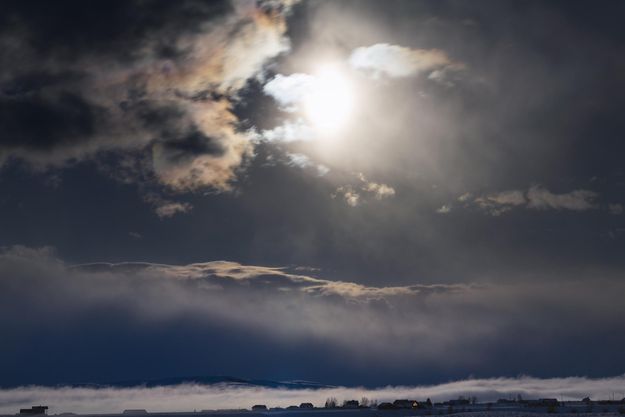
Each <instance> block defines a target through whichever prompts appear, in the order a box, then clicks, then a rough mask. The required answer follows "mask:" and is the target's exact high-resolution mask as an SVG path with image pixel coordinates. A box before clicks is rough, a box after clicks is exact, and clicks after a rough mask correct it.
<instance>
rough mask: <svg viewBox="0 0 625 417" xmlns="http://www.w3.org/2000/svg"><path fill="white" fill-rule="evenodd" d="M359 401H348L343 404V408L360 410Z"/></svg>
mask: <svg viewBox="0 0 625 417" xmlns="http://www.w3.org/2000/svg"><path fill="white" fill-rule="evenodd" d="M358 405H359V404H358V400H348V401H345V402H344V403H343V408H358Z"/></svg>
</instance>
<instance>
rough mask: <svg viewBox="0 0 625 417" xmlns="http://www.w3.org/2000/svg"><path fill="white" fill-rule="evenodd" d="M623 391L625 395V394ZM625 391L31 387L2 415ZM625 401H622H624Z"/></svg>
mask: <svg viewBox="0 0 625 417" xmlns="http://www.w3.org/2000/svg"><path fill="white" fill-rule="evenodd" d="M619 390H620V391H619ZM623 390H625V375H621V376H616V377H610V378H601V379H591V378H585V377H569V378H549V379H540V378H532V377H518V378H490V379H467V380H462V381H455V382H449V383H446V384H439V385H430V386H412V387H408V386H395V387H393V386H387V387H381V388H376V389H366V388H361V387H352V388H350V387H336V388H327V389H317V390H312V389H301V390H292V389H291V390H289V389H275V388H259V387H234V386H228V385H195V384H181V385H176V386H168V387H153V388H146V387H136V388H72V387H43V386H26V387H17V388H12V389H5V390H0V413H2V414H14V413H16V412H17V411H18V409H19V408H21V407H29V406H31V405H33V404H46V405H49V406H50V413H51V414H56V413H63V412H73V413H80V414H85V413H119V412H122V411H124V410H126V409H147V410H148V411H150V412H172V411H193V410H198V411H199V410H205V409H215V410H216V409H237V408H248V409H249V408H251V407H252V405H254V404H266V405H267V406H268V407H287V406H289V405H299V404H300V403H302V402H312V403H313V404H314V405H315V406H317V407H321V406H323V405H324V403H325V400H326V399H327V398H329V397H335V398H337V400H338V401H339V403H340V402H342V401H343V400H349V399H361V398H362V397H367V398H369V399H371V400H378V401H388V400H393V399H399V398H411V399H425V398H430V399H432V401H442V400H446V399H453V398H457V397H458V396H460V395H463V396H465V397H468V396H476V397H477V398H478V400H479V401H493V400H496V399H498V398H502V397H510V396H513V395H514V396H516V395H517V394H520V395H522V396H523V397H524V398H539V397H557V398H561V399H563V400H580V399H582V398H583V397H586V396H589V397H590V398H593V399H603V398H610V397H611V396H612V395H613V394H614V393H616V395H620V394H619V393H620V392H621V391H623ZM619 398H620V397H619Z"/></svg>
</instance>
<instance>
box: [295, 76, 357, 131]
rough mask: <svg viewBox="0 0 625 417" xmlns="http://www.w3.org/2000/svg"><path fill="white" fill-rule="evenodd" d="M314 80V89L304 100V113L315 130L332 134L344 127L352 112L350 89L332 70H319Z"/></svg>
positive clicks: (342, 78)
mask: <svg viewBox="0 0 625 417" xmlns="http://www.w3.org/2000/svg"><path fill="white" fill-rule="evenodd" d="M316 79H317V81H316V83H315V84H314V89H313V90H312V91H311V92H310V94H308V95H307V96H306V97H305V98H304V103H303V104H304V112H305V114H306V117H307V118H308V119H309V120H310V122H311V123H312V124H313V125H314V126H315V127H316V128H317V129H320V130H322V131H325V132H327V133H332V132H335V131H337V130H338V129H340V128H341V127H343V126H344V125H345V123H346V122H347V120H348V118H349V116H350V114H351V112H352V108H353V95H352V89H351V86H350V83H349V81H348V80H347V79H346V78H345V77H344V76H343V75H342V74H341V72H340V71H338V70H337V69H334V68H324V69H322V70H320V71H319V72H318V73H317V74H316Z"/></svg>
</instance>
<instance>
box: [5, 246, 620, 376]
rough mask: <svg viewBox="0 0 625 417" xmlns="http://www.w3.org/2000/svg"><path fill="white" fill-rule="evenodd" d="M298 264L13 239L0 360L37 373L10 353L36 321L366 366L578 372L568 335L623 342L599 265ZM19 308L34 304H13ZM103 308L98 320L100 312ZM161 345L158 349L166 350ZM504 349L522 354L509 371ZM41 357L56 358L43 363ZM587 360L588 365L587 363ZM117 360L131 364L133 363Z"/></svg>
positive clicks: (586, 348) (609, 282) (205, 350)
mask: <svg viewBox="0 0 625 417" xmlns="http://www.w3.org/2000/svg"><path fill="white" fill-rule="evenodd" d="M303 272H305V269H304V270H297V269H294V270H291V271H288V270H285V269H283V268H273V267H263V266H245V265H241V264H238V263H235V262H226V261H217V262H206V263H194V264H189V265H182V266H174V265H162V264H152V263H119V264H108V263H96V264H86V265H81V266H75V267H69V266H67V265H65V264H64V263H63V262H62V261H60V260H59V259H57V258H55V257H54V256H52V255H51V253H50V252H49V251H48V250H32V249H27V248H23V247H14V248H12V249H8V250H6V251H5V252H4V253H3V254H2V255H1V256H0V273H1V276H2V277H3V279H2V281H1V282H0V290H1V291H0V302H1V303H0V306H1V307H0V313H1V315H0V317H1V318H0V331H2V332H3V334H5V335H6V336H7V338H8V339H9V340H12V343H11V344H10V345H6V346H4V345H3V347H2V351H0V353H1V355H0V358H1V361H2V363H3V364H4V365H6V366H9V365H10V367H8V368H7V369H12V370H13V371H15V372H17V371H18V370H19V372H20V373H21V374H22V375H31V374H32V375H36V369H37V366H36V364H37V363H40V362H41V361H42V360H44V359H42V358H41V357H39V356H35V357H33V360H34V362H33V366H34V367H33V368H32V369H31V368H29V366H30V365H28V362H27V361H28V360H29V359H28V358H29V353H28V352H30V350H28V349H27V350H26V351H24V353H20V354H19V355H18V353H17V352H20V349H23V348H26V346H27V345H28V343H29V342H28V338H27V337H26V335H29V334H30V335H33V334H38V332H39V331H38V330H37V329H39V328H40V327H41V326H52V327H51V328H54V327H56V326H62V327H63V328H66V329H68V330H66V331H65V333H64V334H65V337H68V339H67V340H68V341H75V340H89V339H90V338H92V337H96V336H95V335H97V334H99V332H100V329H107V330H106V331H107V332H108V333H106V334H109V336H107V337H113V338H118V337H122V336H120V335H123V334H127V333H128V332H130V333H133V332H144V331H150V330H149V329H162V330H160V332H164V333H165V334H168V333H172V334H178V333H179V331H180V330H178V329H184V328H187V327H188V326H191V327H189V328H188V330H185V332H186V331H189V332H191V333H190V334H194V333H196V334H200V335H201V334H206V335H207V336H208V337H216V338H217V340H219V339H221V338H225V339H228V338H231V337H236V335H243V334H245V335H247V337H248V338H251V339H252V340H253V339H254V338H255V337H256V338H258V341H259V342H260V341H261V340H266V341H268V343H271V344H272V346H274V347H273V350H274V351H275V350H280V349H287V346H289V345H292V344H294V343H295V344H298V343H305V341H307V340H322V341H323V346H324V349H326V350H328V353H327V355H326V356H327V358H329V359H326V360H340V359H338V358H341V357H342V355H344V354H347V355H349V356H350V357H351V360H356V361H361V360H362V361H366V362H370V361H372V362H374V363H375V364H376V365H374V366H372V367H371V369H372V370H374V369H379V368H380V367H381V368H388V369H389V370H393V372H399V371H397V370H398V369H405V370H406V371H409V370H411V369H412V370H417V369H426V368H427V369H430V370H431V369H437V370H438V372H440V371H442V370H444V369H456V371H455V372H460V374H462V372H467V371H468V370H470V369H472V367H473V366H477V365H478V364H479V366H480V368H481V369H491V370H493V371H494V370H496V369H499V370H500V371H499V372H506V371H502V370H507V372H509V371H510V370H511V369H517V370H518V371H517V372H521V371H528V372H529V371H532V370H534V371H535V370H536V369H540V368H541V367H543V366H546V367H548V369H550V370H551V371H552V372H558V373H564V374H567V373H569V371H567V370H568V369H577V370H580V369H582V370H583V369H586V368H584V367H583V366H582V367H581V368H580V367H579V366H578V367H573V368H568V364H569V358H567V357H562V356H561V355H560V354H559V353H557V354H556V352H559V351H560V350H561V349H563V348H564V346H566V345H568V344H569V343H576V351H577V352H578V354H579V355H580V356H574V357H573V358H570V359H571V360H576V361H577V360H579V358H580V357H585V355H601V354H608V353H609V352H611V351H612V350H613V349H618V346H621V345H620V344H621V343H622V342H623V338H622V334H623V332H621V330H622V323H621V322H620V320H619V318H620V317H622V315H623V314H625V310H624V308H623V306H622V303H621V302H620V298H619V297H620V294H622V293H623V291H624V290H625V288H624V285H625V284H623V283H622V282H619V281H618V280H613V279H611V278H610V277H609V274H606V273H604V276H603V278H602V277H601V276H599V277H597V278H595V280H594V281H593V284H592V285H589V284H587V283H584V282H581V281H579V282H578V281H576V280H573V279H571V280H569V282H568V283H566V284H564V283H556V282H553V283H552V282H548V281H546V282H536V283H533V284H529V283H525V284H509V285H503V284H502V285H494V284H488V283H484V284H480V285H476V284H436V285H434V284H432V285H426V284H414V285H408V286H384V287H375V286H365V285H361V284H357V283H354V282H348V281H330V280H325V279H321V278H317V277H314V276H310V275H305V274H303ZM24 305H28V306H29V308H28V310H23V308H21V306H24ZM18 310H19V311H22V313H21V314H20V322H19V327H15V326H14V321H13V319H11V317H13V315H12V314H11V313H10V312H12V311H13V312H14V311H18ZM103 312H106V314H105V316H100V315H101V314H102V313H103ZM91 323H98V325H97V326H96V327H93V326H92V325H91ZM186 326H187V327H186ZM214 326H217V327H218V328H222V329H223V330H221V331H217V333H215V330H210V329H211V328H213V327H214ZM72 329H73V330H72ZM68 332H69V334H68ZM72 332H77V333H76V334H73V333H72ZM92 333H93V335H92ZM582 334H583V335H584V337H585V338H586V340H593V339H594V338H596V337H599V338H601V339H602V340H603V341H605V343H602V344H601V345H599V346H598V345H596V344H594V343H591V344H585V343H580V342H579V340H578V339H579V337H580V336H581V335H582ZM79 335H80V336H79ZM89 335H92V336H89ZM254 335H256V336H254ZM519 335H523V337H520V336H519ZM178 337H184V336H182V335H179V336H178ZM194 337H195V336H194ZM76 338H78V339H76ZM84 338H86V339H84ZM96 340H97V337H96ZM145 340H146V342H145V343H148V344H149V343H151V342H149V340H151V339H149V338H146V339H145ZM66 343H67V342H66V341H63V340H56V341H55V342H54V344H53V345H50V346H49V349H51V353H50V355H52V356H51V357H53V355H54V354H55V353H53V352H52V351H54V349H61V350H63V349H67V345H66ZM72 343H73V342H72ZM123 343H124V344H127V348H130V350H132V348H133V346H134V345H137V346H143V345H142V343H143V342H142V341H141V339H134V338H132V339H130V340H126V341H125V342H123ZM79 346H81V345H80V344H79V345H78V347H79ZM85 348H86V346H85V347H83V348H82V349H81V352H82V353H81V355H87V357H90V355H92V354H93V355H96V356H97V355H100V354H101V352H99V349H105V347H104V346H102V347H101V348H96V347H93V346H91V347H89V349H94V350H93V351H91V350H84V349H85ZM189 348H191V349H193V347H189ZM215 348H216V346H212V345H210V344H209V345H204V342H202V343H199V344H198V345H197V349H198V350H197V351H194V353H193V355H195V357H203V358H204V359H203V360H204V361H208V363H210V362H211V361H212V360H213V359H211V358H213V357H214V355H216V354H217V352H215V351H213V349H215ZM15 349H17V350H15ZM185 349H186V348H185ZM237 349H240V351H239V352H235V351H232V352H231V353H230V355H231V356H230V357H229V360H231V361H237V360H239V359H240V356H239V355H254V354H255V353H254V352H255V347H254V344H252V345H249V346H240V345H239V347H238V348H237ZM535 349H540V350H541V352H542V355H544V358H543V359H540V360H538V359H537V358H534V359H529V358H528V357H527V356H526V355H528V353H530V352H533V351H535ZM287 350H288V349H287ZM88 352H92V353H88ZM167 352H168V350H167V349H164V350H162V351H160V350H157V351H155V353H156V354H159V355H160V354H164V355H166V356H167V355H168V354H169V353H167ZM504 352H505V355H504ZM274 353H275V352H274ZM33 354H35V355H37V354H36V353H34V352H33ZM172 354H173V352H172ZM16 355H17V356H16ZM198 355H199V356H198ZM501 355H503V356H501ZM553 355H556V356H553ZM509 357H513V358H516V360H518V361H520V362H515V363H514V367H513V368H510V366H509V364H507V362H506V361H507V360H508V359H507V358H509ZM530 357H531V356H530ZM18 358H22V359H18ZM34 358H37V359H34ZM504 358H506V359H504ZM521 358H525V359H521ZM274 360H275V359H274ZM284 360H287V359H284ZM44 364H45V366H46V367H48V366H52V364H48V363H46V362H45V360H44ZM589 365H590V366H591V367H590V368H588V369H595V368H593V367H592V363H591V364H589ZM119 366H120V367H122V366H127V367H129V368H130V369H132V368H133V366H135V364H127V365H124V364H123V363H120V364H119ZM614 366H617V365H616V364H614ZM23 367H25V369H22V368H23ZM13 368H15V369H13ZM113 369H117V368H115V367H113ZM611 369H616V368H611ZM462 370H464V371H462ZM65 371H67V370H64V372H65ZM70 371H75V370H74V369H70ZM11 372H12V371H11ZM33 372H34V373H33ZM172 372H174V371H172ZM176 372H180V370H178V371H176ZM265 372H267V371H265ZM326 372H328V373H332V369H331V368H330V367H328V369H327V370H326ZM454 374H455V373H454ZM7 375H10V373H8V374H7ZM68 377H69V378H76V376H73V377H71V374H70V376H68ZM294 377H296V376H294ZM118 379H119V378H118Z"/></svg>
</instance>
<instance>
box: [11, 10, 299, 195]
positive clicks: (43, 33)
mask: <svg viewBox="0 0 625 417" xmlns="http://www.w3.org/2000/svg"><path fill="white" fill-rule="evenodd" d="M289 3H290V2H270V3H267V2H258V4H257V3H255V2H245V1H243V2H230V1H223V2H221V1H218V2H215V1H193V0H189V1H184V2H181V3H178V4H172V3H171V2H164V1H152V2H140V1H129V2H112V3H107V4H103V3H101V4H96V5H85V4H83V3H81V2H73V1H64V2H60V3H56V4H54V5H52V4H49V3H47V2H32V3H28V4H25V3H23V2H6V3H3V4H2V6H1V7H2V9H3V11H2V23H3V25H2V27H3V29H2V31H1V33H0V43H1V44H2V46H3V48H2V50H3V51H2V55H1V56H0V60H1V61H2V62H4V63H9V62H10V63H11V64H10V65H6V64H5V65H3V69H2V70H1V71H0V90H1V91H2V94H1V95H0V110H2V118H1V119H0V128H1V129H2V130H3V132H4V134H3V136H2V138H3V139H2V140H1V141H0V157H2V158H3V160H4V161H6V160H8V159H20V160H24V161H26V162H28V163H30V164H31V165H33V166H34V167H36V168H38V169H42V170H45V169H49V168H50V167H51V166H57V167H58V166H61V167H62V166H63V165H64V164H67V163H68V162H71V161H81V160H85V159H95V158H97V157H98V154H99V153H102V152H117V153H119V154H121V156H120V159H123V158H126V159H127V158H134V157H136V153H137V152H138V153H140V154H142V155H141V157H142V158H144V159H146V160H147V161H148V162H147V163H144V164H142V166H143V167H144V169H147V170H148V171H153V173H154V175H141V176H138V177H137V178H134V180H135V181H137V182H139V181H141V180H142V179H146V178H151V179H153V180H156V181H157V183H161V184H163V185H165V186H166V187H169V188H170V189H173V190H179V189H185V190H188V189H196V188H213V189H217V190H225V189H228V188H229V187H230V183H231V182H232V181H233V180H234V177H235V171H236V170H237V169H238V168H239V166H240V165H241V164H242V163H243V160H244V158H245V156H246V155H248V154H249V152H250V150H251V144H249V143H248V139H247V138H246V136H245V134H243V133H240V132H238V131H237V126H236V125H237V123H238V120H237V117H236V116H235V115H234V114H233V113H232V111H231V107H232V106H233V103H234V102H235V101H236V93H237V92H238V91H239V90H240V89H241V88H242V87H243V86H244V85H245V83H246V81H247V80H248V79H249V78H253V77H255V76H257V75H258V74H260V73H261V71H262V68H263V65H264V64H265V62H266V61H267V60H269V59H270V58H273V57H275V56H276V55H278V54H279V53H281V52H283V51H285V50H287V49H288V42H287V40H286V38H284V37H283V33H284V29H285V23H284V18H285V14H286V13H287V11H288V7H287V4H289ZM152 147H154V151H153V152H154V155H150V153H151V152H152ZM206 156H210V157H209V158H207V157H206ZM152 160H153V163H152V164H150V162H151V161H152ZM99 163H102V161H99ZM150 165H153V166H152V167H150ZM112 169H113V170H114V169H115V168H112ZM127 179H130V178H127Z"/></svg>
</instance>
